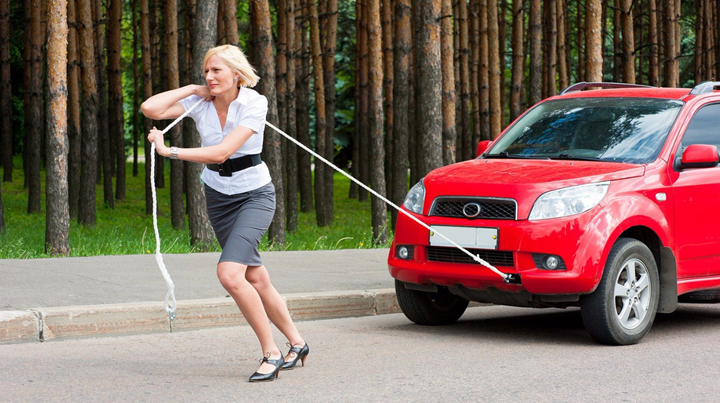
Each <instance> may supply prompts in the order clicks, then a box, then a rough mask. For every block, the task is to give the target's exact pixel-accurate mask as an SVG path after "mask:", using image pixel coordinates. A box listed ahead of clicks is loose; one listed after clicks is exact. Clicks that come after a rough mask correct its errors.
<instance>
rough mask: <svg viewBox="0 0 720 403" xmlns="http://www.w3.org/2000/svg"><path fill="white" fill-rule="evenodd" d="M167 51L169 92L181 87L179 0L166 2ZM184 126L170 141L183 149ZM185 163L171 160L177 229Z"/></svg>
mask: <svg viewBox="0 0 720 403" xmlns="http://www.w3.org/2000/svg"><path fill="white" fill-rule="evenodd" d="M164 17H165V49H166V52H167V59H166V61H165V63H164V65H165V66H166V69H167V70H166V74H167V80H168V88H167V89H168V91H169V90H174V89H176V88H179V87H180V72H179V68H178V21H177V0H166V2H165V15H164ZM182 127H183V126H182V125H176V126H175V127H173V128H172V129H170V133H169V136H168V139H169V140H170V144H171V145H173V146H176V147H183V141H182V139H183V133H182ZM183 174H184V168H183V162H182V161H180V160H170V215H171V220H172V226H173V228H175V229H183V228H185V207H184V206H183Z"/></svg>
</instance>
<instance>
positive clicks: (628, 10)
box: [620, 0, 635, 84]
mask: <svg viewBox="0 0 720 403" xmlns="http://www.w3.org/2000/svg"><path fill="white" fill-rule="evenodd" d="M620 1H621V2H622V3H621V4H622V16H621V17H620V20H621V23H622V45H623V81H624V82H626V83H630V84H635V36H634V33H635V32H634V29H633V12H632V5H633V0H620Z"/></svg>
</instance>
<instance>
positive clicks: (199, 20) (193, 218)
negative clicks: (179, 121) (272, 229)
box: [143, 0, 218, 250]
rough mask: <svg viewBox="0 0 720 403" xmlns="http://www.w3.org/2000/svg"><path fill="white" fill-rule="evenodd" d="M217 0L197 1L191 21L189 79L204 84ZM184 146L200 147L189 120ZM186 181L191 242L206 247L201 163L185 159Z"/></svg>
mask: <svg viewBox="0 0 720 403" xmlns="http://www.w3.org/2000/svg"><path fill="white" fill-rule="evenodd" d="M143 1H145V0H143ZM217 12H218V0H202V1H198V2H197V5H196V7H195V14H194V20H193V26H192V29H193V34H192V35H191V40H192V45H191V46H192V68H191V70H190V77H191V82H193V83H198V84H200V83H205V74H204V72H203V58H204V56H205V52H207V51H208V50H209V49H210V48H212V47H213V46H215V41H216V38H217V26H216V25H215V24H216V21H217ZM183 138H184V145H185V147H200V146H201V142H200V134H199V133H198V131H197V129H196V128H195V122H193V121H192V119H186V120H185V124H184V130H183ZM185 164H186V169H185V175H186V177H185V184H186V185H187V209H188V227H190V243H191V244H192V245H194V246H196V247H198V248H199V249H201V250H208V249H209V248H210V246H211V245H212V244H213V237H214V233H213V229H212V227H211V225H210V219H209V218H208V215H207V204H206V201H205V189H204V186H203V184H202V182H200V179H199V177H200V174H201V173H202V171H203V164H199V163H195V162H186V163H185Z"/></svg>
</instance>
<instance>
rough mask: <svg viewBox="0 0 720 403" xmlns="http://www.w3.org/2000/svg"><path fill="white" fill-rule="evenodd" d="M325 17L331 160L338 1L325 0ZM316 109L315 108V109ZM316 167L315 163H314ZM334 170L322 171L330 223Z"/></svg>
mask: <svg viewBox="0 0 720 403" xmlns="http://www.w3.org/2000/svg"><path fill="white" fill-rule="evenodd" d="M326 4H327V10H326V14H327V17H326V19H325V24H324V26H325V28H326V30H325V32H324V35H323V36H324V38H325V41H324V43H321V47H322V65H323V75H324V77H323V91H325V155H323V157H325V159H326V160H328V161H330V162H333V156H334V155H335V48H336V43H337V25H338V3H337V0H328V1H327V3H326ZM316 111H317V109H316ZM316 167H317V165H316ZM334 173H335V171H334V170H333V169H332V168H331V167H329V166H326V167H325V168H324V171H323V182H325V184H324V186H323V190H324V193H323V194H324V197H325V209H326V212H325V214H326V215H327V222H328V223H331V222H332V221H333V219H334V216H335V213H334V207H333V186H334V182H333V174H334Z"/></svg>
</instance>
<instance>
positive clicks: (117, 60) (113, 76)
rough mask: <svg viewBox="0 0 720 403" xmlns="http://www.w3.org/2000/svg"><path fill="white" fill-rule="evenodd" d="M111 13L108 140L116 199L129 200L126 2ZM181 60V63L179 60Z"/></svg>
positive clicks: (113, 1) (114, 3)
mask: <svg viewBox="0 0 720 403" xmlns="http://www.w3.org/2000/svg"><path fill="white" fill-rule="evenodd" d="M109 3H110V4H109V6H108V13H107V20H108V24H107V36H108V66H107V72H108V73H107V74H108V101H109V102H108V115H109V116H108V118H109V130H110V132H109V133H108V138H109V140H110V141H112V142H113V143H112V144H114V145H115V147H113V148H114V150H115V153H114V156H115V159H116V165H117V166H116V168H115V198H116V199H117V200H125V160H126V156H125V118H124V113H123V84H122V70H121V65H120V64H121V57H120V56H121V50H122V28H121V27H122V11H123V4H122V3H123V2H122V0H110V1H109ZM176 60H177V59H176Z"/></svg>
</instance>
